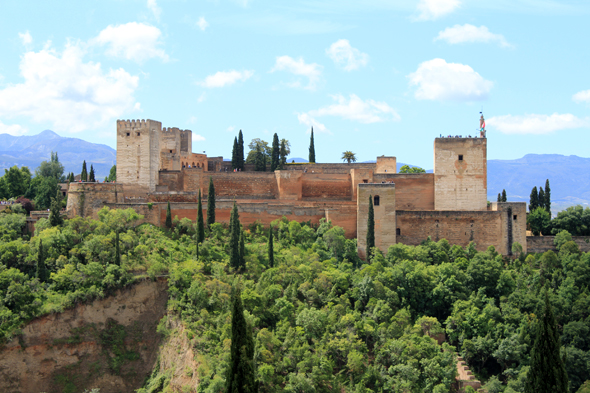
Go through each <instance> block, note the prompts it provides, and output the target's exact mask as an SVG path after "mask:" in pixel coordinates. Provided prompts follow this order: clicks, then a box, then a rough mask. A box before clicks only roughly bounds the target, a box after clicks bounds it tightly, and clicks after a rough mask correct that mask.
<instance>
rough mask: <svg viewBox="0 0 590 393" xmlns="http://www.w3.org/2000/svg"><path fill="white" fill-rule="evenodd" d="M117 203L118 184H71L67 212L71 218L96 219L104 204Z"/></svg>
mask: <svg viewBox="0 0 590 393" xmlns="http://www.w3.org/2000/svg"><path fill="white" fill-rule="evenodd" d="M116 202H117V183H70V187H69V190H68V202H67V205H66V211H67V214H68V217H69V218H73V217H75V216H81V217H94V218H96V217H98V214H97V213H98V211H99V210H100V209H101V208H102V207H103V206H104V204H106V203H116Z"/></svg>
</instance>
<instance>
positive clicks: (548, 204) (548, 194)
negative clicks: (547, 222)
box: [545, 179, 551, 214]
mask: <svg viewBox="0 0 590 393" xmlns="http://www.w3.org/2000/svg"><path fill="white" fill-rule="evenodd" d="M545 210H547V211H548V212H549V214H551V188H550V187H549V179H547V180H546V181H545Z"/></svg>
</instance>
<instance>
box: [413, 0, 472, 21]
mask: <svg viewBox="0 0 590 393" xmlns="http://www.w3.org/2000/svg"><path fill="white" fill-rule="evenodd" d="M460 5H461V2H460V1H459V0H420V2H419V3H418V7H417V8H418V12H420V15H418V18H417V19H418V20H435V19H438V18H440V17H442V16H445V15H447V14H450V13H451V12H453V11H455V10H456V9H457V8H458V7H459V6H460Z"/></svg>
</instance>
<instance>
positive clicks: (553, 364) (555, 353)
mask: <svg viewBox="0 0 590 393" xmlns="http://www.w3.org/2000/svg"><path fill="white" fill-rule="evenodd" d="M534 336H535V343H534V345H533V347H532V349H531V368H530V370H529V372H528V374H527V384H526V388H525V393H555V392H564V393H565V392H567V391H568V378H567V374H566V372H565V366H564V364H563V360H562V358H561V353H560V348H561V342H560V338H559V331H558V330H557V323H556V322H555V317H554V315H553V308H552V307H551V304H549V295H548V292H547V288H546V287H545V307H544V309H543V312H542V314H541V315H539V320H538V321H537V324H536V329H535V332H534Z"/></svg>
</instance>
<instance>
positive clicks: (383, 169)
mask: <svg viewBox="0 0 590 393" xmlns="http://www.w3.org/2000/svg"><path fill="white" fill-rule="evenodd" d="M396 172H397V159H396V158H395V157H385V156H381V157H377V166H376V168H375V173H396Z"/></svg>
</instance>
